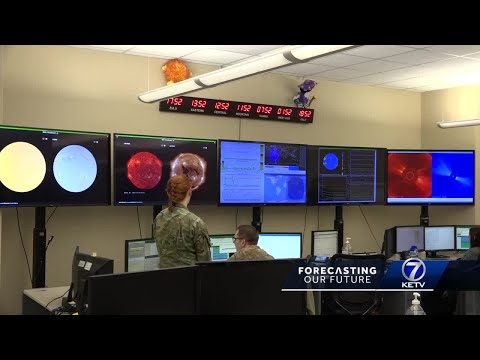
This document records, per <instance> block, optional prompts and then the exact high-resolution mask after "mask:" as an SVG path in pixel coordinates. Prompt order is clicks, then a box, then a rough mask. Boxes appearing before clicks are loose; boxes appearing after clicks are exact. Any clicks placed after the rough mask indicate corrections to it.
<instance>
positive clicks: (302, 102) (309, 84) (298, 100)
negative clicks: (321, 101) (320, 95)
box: [293, 80, 317, 108]
mask: <svg viewBox="0 0 480 360" xmlns="http://www.w3.org/2000/svg"><path fill="white" fill-rule="evenodd" d="M315 85H317V83H316V82H315V81H313V80H305V81H304V82H303V83H301V84H300V85H298V87H299V89H300V91H299V92H298V93H297V95H295V97H294V98H293V102H294V103H295V104H296V105H297V107H302V108H308V107H310V105H311V104H312V101H313V100H315V96H312V98H311V99H309V97H308V94H307V93H308V92H310V91H312V90H313V88H314V87H315Z"/></svg>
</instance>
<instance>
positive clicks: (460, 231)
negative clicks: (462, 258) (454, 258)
mask: <svg viewBox="0 0 480 360" xmlns="http://www.w3.org/2000/svg"><path fill="white" fill-rule="evenodd" d="M471 227H473V225H457V226H455V239H456V240H455V249H456V250H468V249H470V228H471Z"/></svg>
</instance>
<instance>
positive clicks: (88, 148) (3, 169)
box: [0, 126, 111, 207]
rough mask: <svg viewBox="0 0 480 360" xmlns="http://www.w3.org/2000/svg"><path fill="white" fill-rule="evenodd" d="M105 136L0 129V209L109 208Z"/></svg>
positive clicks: (108, 159) (38, 130)
mask: <svg viewBox="0 0 480 360" xmlns="http://www.w3.org/2000/svg"><path fill="white" fill-rule="evenodd" d="M110 197H111V196H110V134H105V133H94V132H85V131H73V130H54V129H39V128H27V127H16V126H0V207H2V206H4V207H5V206H15V207H16V206H32V207H41V206H62V205H110Z"/></svg>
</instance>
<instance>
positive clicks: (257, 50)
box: [207, 45, 286, 55]
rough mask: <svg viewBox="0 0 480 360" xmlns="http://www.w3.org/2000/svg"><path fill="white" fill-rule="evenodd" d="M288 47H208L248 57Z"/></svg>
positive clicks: (208, 46)
mask: <svg viewBox="0 0 480 360" xmlns="http://www.w3.org/2000/svg"><path fill="white" fill-rule="evenodd" d="M284 46H286V45H207V48H209V49H215V50H222V51H231V52H237V53H241V54H248V55H260V54H263V53H265V52H267V51H271V50H275V49H279V48H281V47H284Z"/></svg>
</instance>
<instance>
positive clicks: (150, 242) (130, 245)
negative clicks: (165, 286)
mask: <svg viewBox="0 0 480 360" xmlns="http://www.w3.org/2000/svg"><path fill="white" fill-rule="evenodd" d="M156 269H159V257H158V251H157V244H156V242H155V239H134V240H125V272H133V271H147V270H156Z"/></svg>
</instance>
